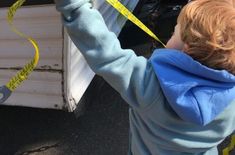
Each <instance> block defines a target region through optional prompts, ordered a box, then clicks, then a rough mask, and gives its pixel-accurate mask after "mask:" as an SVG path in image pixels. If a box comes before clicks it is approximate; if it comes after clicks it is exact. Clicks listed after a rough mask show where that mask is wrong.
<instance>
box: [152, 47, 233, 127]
mask: <svg viewBox="0 0 235 155" xmlns="http://www.w3.org/2000/svg"><path fill="white" fill-rule="evenodd" d="M150 62H151V64H152V66H153V68H154V71H155V74H156V76H157V78H158V80H159V83H160V86H161V88H162V90H163V93H164V95H165V97H166V99H167V101H168V102H169V104H170V105H171V107H172V108H173V110H174V111H175V112H176V113H177V114H178V115H179V117H181V118H182V119H183V120H185V121H188V122H192V123H195V124H198V125H206V124H208V123H210V122H211V121H213V120H214V119H215V118H216V116H217V115H219V114H220V112H222V111H223V110H224V109H225V108H226V107H227V106H228V105H229V104H230V103H231V102H232V101H233V100H234V99H235V76H234V75H232V74H230V73H229V72H227V71H226V70H214V69H211V68H208V67H206V66H204V65H202V64H200V63H199V62H197V61H195V60H193V59H192V58H191V57H190V56H188V55H187V54H185V53H183V52H181V51H178V50H173V49H158V50H156V51H155V52H154V53H153V55H152V56H151V58H150Z"/></svg>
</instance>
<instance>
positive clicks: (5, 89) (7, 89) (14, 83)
mask: <svg viewBox="0 0 235 155" xmlns="http://www.w3.org/2000/svg"><path fill="white" fill-rule="evenodd" d="M25 1H26V0H18V1H16V2H15V3H14V4H13V5H12V6H11V7H10V8H9V10H8V14H7V21H8V23H9V25H10V27H11V30H12V31H14V32H15V33H16V34H18V35H19V36H20V37H22V38H25V39H27V40H28V41H29V42H30V43H31V44H32V45H33V47H34V49H35V55H34V58H33V59H32V60H31V61H30V62H28V63H27V64H26V65H25V66H24V67H23V68H22V69H21V70H20V71H19V72H17V74H16V75H15V76H14V77H12V78H11V79H10V81H9V82H8V83H7V84H6V85H5V86H2V87H0V93H2V98H1V99H0V103H3V102H4V101H5V100H6V99H7V98H8V97H9V96H10V95H11V93H12V92H13V91H14V90H15V89H16V88H17V87H18V86H19V85H20V84H21V83H22V82H23V81H24V80H26V79H27V78H28V75H29V74H30V73H31V72H32V71H33V69H34V68H35V67H36V66H37V64H38V60H39V47H38V45H37V43H36V41H35V40H34V39H33V38H31V37H28V36H27V35H25V34H23V33H22V32H20V31H18V30H17V29H16V28H15V26H14V24H13V19H14V16H15V13H16V11H17V9H19V8H20V7H21V6H22V5H23V3H24V2H25Z"/></svg>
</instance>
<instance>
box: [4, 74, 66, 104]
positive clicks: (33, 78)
mask: <svg viewBox="0 0 235 155" xmlns="http://www.w3.org/2000/svg"><path fill="white" fill-rule="evenodd" d="M15 74H16V71H12V70H0V85H5V84H6V82H8V81H9V79H10V77H12V76H13V75H15ZM61 82H62V74H61V73H59V72H37V71H34V72H33V73H32V74H31V75H30V76H29V79H27V80H26V81H24V82H23V84H22V85H20V86H19V87H18V88H17V89H16V90H15V91H14V92H13V93H12V95H11V97H10V98H9V99H8V100H7V101H6V102H5V103H4V104H5V105H19V106H21V105H22V106H30V107H44V108H59V107H63V106H64V104H65V103H64V101H63V94H62V85H61ZM55 105H57V106H58V107H57V106H56V107H55Z"/></svg>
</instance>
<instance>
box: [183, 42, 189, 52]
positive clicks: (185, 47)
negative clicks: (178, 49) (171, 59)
mask: <svg viewBox="0 0 235 155" xmlns="http://www.w3.org/2000/svg"><path fill="white" fill-rule="evenodd" d="M188 48H189V46H188V44H186V43H185V44H184V47H183V51H187V50H188Z"/></svg>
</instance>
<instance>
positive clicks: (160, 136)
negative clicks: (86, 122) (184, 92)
mask: <svg viewBox="0 0 235 155" xmlns="http://www.w3.org/2000/svg"><path fill="white" fill-rule="evenodd" d="M55 2H56V5H57V10H58V11H60V12H61V13H62V20H63V24H64V26H65V27H66V29H67V31H68V33H69V35H70V37H71V39H72V40H73V42H74V43H75V45H76V46H77V47H78V48H79V49H80V51H81V52H82V54H83V55H84V57H85V59H86V60H87V62H88V64H89V65H90V67H91V68H92V69H93V71H94V72H95V73H97V74H98V75H100V76H102V77H103V78H104V79H105V80H106V81H107V82H108V83H109V84H110V85H111V86H112V87H113V88H115V89H116V90H117V91H118V92H119V93H120V94H121V96H122V97H123V98H124V99H125V100H126V102H127V103H128V104H129V105H130V109H129V120H130V150H129V154H131V155H217V154H218V152H217V149H216V146H217V145H218V144H219V143H220V142H221V141H223V140H224V138H225V137H227V136H228V135H229V134H231V133H232V132H233V131H234V129H235V113H234V109H235V102H231V103H230V104H228V105H227V107H225V106H224V103H222V102H221V103H218V104H221V106H222V108H224V107H225V108H224V110H223V111H221V112H216V111H215V112H216V114H218V115H217V116H216V114H215V115H214V114H213V115H211V117H209V119H208V118H207V117H205V116H207V115H200V116H203V119H204V122H205V123H206V122H209V121H210V123H208V124H207V125H205V126H202V125H198V124H200V122H199V123H197V121H195V120H196V119H194V117H196V118H197V114H198V113H197V112H193V113H192V115H195V116H191V118H190V119H187V118H185V117H182V116H187V115H188V114H180V115H179V112H177V111H176V110H175V109H174V108H173V105H172V103H171V104H170V103H169V102H168V100H169V99H168V98H166V96H165V95H164V94H163V91H162V88H161V86H160V84H159V79H158V77H157V76H156V73H155V71H154V68H153V65H152V63H153V60H154V59H150V60H147V59H146V58H144V57H141V56H140V57H138V56H136V54H135V53H134V51H132V50H130V49H122V48H121V46H120V43H119V41H118V39H117V37H116V35H115V34H114V33H112V32H110V31H109V30H108V29H107V27H106V25H105V23H104V21H103V18H102V16H101V15H100V13H99V12H98V11H97V10H95V9H92V5H91V4H90V3H89V2H88V0H55ZM133 35H134V34H133ZM159 51H160V53H161V52H164V51H166V52H169V50H167V49H165V50H164V49H161V50H159ZM156 53H158V50H156ZM171 60H173V59H171ZM187 65H189V64H186V65H185V66H187ZM197 69H198V68H196V69H195V71H196V70H197ZM178 71H179V74H176V73H175V75H174V78H175V79H177V78H178V77H177V76H181V75H180V72H182V71H181V70H180V69H179V70H178ZM198 71H199V72H200V71H201V70H198ZM196 72H197V71H196ZM196 72H195V73H196ZM193 73H194V72H192V74H193ZM167 74H168V75H169V76H173V75H171V74H172V73H170V72H167ZM204 74H205V76H206V74H208V72H205V73H204ZM160 80H161V79H160ZM208 80H209V79H208ZM182 82H185V81H182ZM210 82H212V81H210ZM226 86H227V85H226ZM186 89H188V88H187V87H186ZM176 93H177V91H176ZM173 95H174V94H173ZM114 104H115V103H114ZM205 104H207V103H205ZM198 105H199V104H198ZM200 106H202V105H200ZM204 107H205V106H202V108H204ZM210 107H211V106H210ZM206 108H207V107H206ZM182 111H183V112H185V110H182ZM179 116H180V117H179ZM214 116H216V117H215V118H213V117H214ZM181 117H182V118H181ZM198 117H199V116H198ZM212 118H213V119H212ZM184 119H186V120H188V121H185V120H184ZM94 121H95V120H94ZM193 121H194V122H193ZM202 124H204V123H202Z"/></svg>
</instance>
